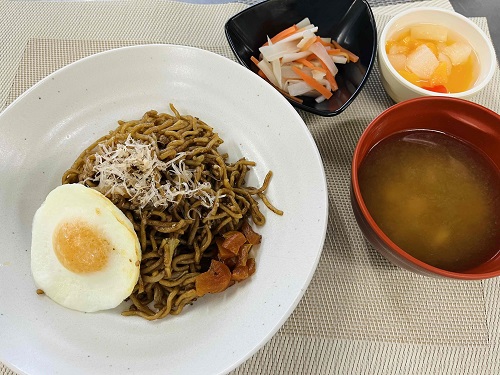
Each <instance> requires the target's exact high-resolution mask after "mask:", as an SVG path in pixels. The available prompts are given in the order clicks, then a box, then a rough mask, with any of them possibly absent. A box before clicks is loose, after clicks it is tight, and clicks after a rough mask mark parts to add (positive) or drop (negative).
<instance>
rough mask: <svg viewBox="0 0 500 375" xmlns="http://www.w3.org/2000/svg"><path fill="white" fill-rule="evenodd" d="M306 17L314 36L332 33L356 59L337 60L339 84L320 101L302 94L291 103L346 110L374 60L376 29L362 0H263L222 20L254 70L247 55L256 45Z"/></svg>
mask: <svg viewBox="0 0 500 375" xmlns="http://www.w3.org/2000/svg"><path fill="white" fill-rule="evenodd" d="M305 17H309V19H310V20H311V23H313V24H315V25H316V26H318V28H319V29H318V32H317V33H316V34H317V35H319V36H321V37H331V38H333V39H335V40H337V42H339V43H340V44H341V45H342V46H343V47H345V48H347V49H348V50H350V51H352V52H353V53H355V54H356V55H358V56H359V61H358V62H356V63H349V64H345V65H342V64H338V65H337V66H338V68H339V72H338V73H337V76H336V77H335V78H336V80H337V83H338V86H339V89H338V90H337V91H335V92H334V94H333V96H332V97H331V98H330V99H328V100H325V101H324V102H322V103H316V102H315V101H314V99H313V98H306V97H304V98H303V100H304V101H303V103H298V102H296V101H294V100H291V99H288V98H287V99H288V100H289V101H290V103H292V105H294V106H295V107H297V108H300V109H303V110H305V111H308V112H312V113H315V114H317V115H320V116H335V115H338V114H339V113H341V112H342V111H343V110H344V109H346V108H347V107H348V106H349V104H351V102H352V101H353V100H354V98H355V97H356V96H357V95H358V94H359V92H360V91H361V89H362V87H363V85H364V83H365V82H366V80H367V78H368V76H369V74H370V72H371V69H372V66H373V64H374V61H375V53H376V50H377V29H376V26H375V20H374V18H373V13H372V11H371V8H370V6H369V5H368V3H367V2H366V1H365V0H267V1H264V2H262V3H259V4H256V5H253V6H251V7H249V8H247V9H245V10H244V11H242V12H240V13H238V14H236V15H235V16H233V17H231V18H230V19H229V20H228V21H227V22H226V25H225V32H226V37H227V40H228V42H229V45H230V46H231V49H232V50H233V52H234V54H235V55H236V58H237V59H238V61H239V62H240V63H241V64H242V65H244V66H246V67H247V68H248V69H251V70H252V71H254V72H255V73H257V71H258V68H257V67H256V66H255V64H253V63H252V62H251V60H250V57H251V56H255V57H256V58H258V57H259V54H260V52H259V47H261V46H262V45H263V44H264V43H265V42H266V40H267V36H268V35H269V36H270V37H272V36H273V35H276V34H277V33H278V32H280V31H281V30H283V29H285V28H287V27H289V26H291V25H293V24H295V23H297V22H299V21H300V20H302V19H304V18H305Z"/></svg>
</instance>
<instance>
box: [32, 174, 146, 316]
mask: <svg viewBox="0 0 500 375" xmlns="http://www.w3.org/2000/svg"><path fill="white" fill-rule="evenodd" d="M65 222H66V223H74V222H85V223H87V224H88V225H90V226H91V227H92V228H95V229H96V230H97V231H98V232H99V233H100V235H101V236H102V237H103V238H104V239H105V240H106V241H107V242H108V243H109V244H110V249H111V251H109V252H108V258H107V262H106V264H105V265H104V267H103V268H102V269H100V270H98V271H94V272H87V273H75V272H72V271H70V270H68V269H67V268H66V267H65V266H64V265H63V264H62V263H61V262H60V261H59V259H58V257H57V255H56V253H55V252H54V246H53V235H54V232H55V231H56V230H57V228H58V226H59V225H60V224H61V223H65ZM140 260H141V249H140V244H139V240H138V238H137V235H136V233H135V231H134V227H133V225H132V223H131V222H130V220H129V219H128V218H127V217H126V216H125V215H124V214H123V212H122V211H120V209H118V208H117V207H116V206H115V205H114V204H113V203H112V202H111V201H110V200H109V199H108V198H106V197H105V196H104V195H102V194H101V193H99V192H97V191H95V190H93V189H91V188H87V187H85V186H83V185H81V184H68V185H61V186H58V187H57V188H55V189H54V190H52V191H51V192H50V193H49V195H48V196H47V198H46V200H45V202H44V203H43V204H42V205H41V207H40V208H39V209H38V210H37V212H36V213H35V216H34V219H33V228H32V245H31V270H32V275H33V278H34V280H35V284H36V285H37V287H38V288H40V289H42V290H43V291H44V293H45V294H46V295H47V296H48V297H50V298H51V299H52V300H54V301H55V302H57V303H58V304H60V305H62V306H65V307H67V308H70V309H74V310H78V311H84V312H94V311H99V310H105V309H111V308H114V307H116V306H118V305H119V304H120V303H121V302H123V300H124V299H125V298H127V297H128V296H129V295H130V294H131V293H132V290H133V288H134V286H135V285H136V283H137V280H138V278H139V270H140V267H139V263H140Z"/></svg>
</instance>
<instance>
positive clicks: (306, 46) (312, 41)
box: [300, 37, 319, 51]
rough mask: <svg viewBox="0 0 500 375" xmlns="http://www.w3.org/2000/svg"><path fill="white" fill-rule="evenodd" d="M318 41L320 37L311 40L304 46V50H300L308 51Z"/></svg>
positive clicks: (302, 49)
mask: <svg viewBox="0 0 500 375" xmlns="http://www.w3.org/2000/svg"><path fill="white" fill-rule="evenodd" d="M318 39H319V37H316V38H310V39H309V40H308V41H307V42H305V43H304V45H303V46H302V48H301V49H300V50H301V51H307V50H308V49H309V47H310V46H311V44H313V43H314V42H317V40H318Z"/></svg>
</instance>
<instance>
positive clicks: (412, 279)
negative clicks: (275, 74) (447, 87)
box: [0, 0, 500, 375]
mask: <svg viewBox="0 0 500 375" xmlns="http://www.w3.org/2000/svg"><path fill="white" fill-rule="evenodd" d="M146 3H147V5H149V7H148V12H147V14H143V13H144V11H145V5H146ZM395 3H399V2H397V1H396V2H395ZM114 4H116V3H114ZM429 4H431V5H435V6H441V7H445V8H451V6H450V5H449V3H448V2H446V1H443V0H439V1H433V2H427V3H424V2H422V3H414V4H412V5H413V6H422V5H429ZM121 5H122V8H121V10H120V13H119V15H118V16H117V15H116V14H115V15H114V16H113V14H114V13H113V12H114V11H116V6H114V5H110V4H107V3H97V4H94V5H88V4H83V3H76V5H75V7H74V8H72V9H69V8H68V6H67V5H65V4H62V5H61V4H59V5H54V4H52V5H50V3H44V4H40V5H39V6H37V5H34V4H28V3H26V4H23V5H22V6H21V5H16V6H13V5H11V9H9V10H10V11H13V10H15V11H18V12H21V10H22V12H23V15H24V16H26V15H28V16H29V17H34V16H35V14H36V13H37V12H38V15H39V14H40V12H41V13H42V14H44V13H48V12H49V11H54V7H58V10H60V11H61V12H62V15H61V16H58V18H59V17H68V16H72V17H73V18H74V19H75V20H76V15H77V14H81V13H78V12H79V11H80V12H81V11H83V10H85V11H86V12H89V11H90V10H93V11H99V12H101V13H100V14H102V13H104V14H103V15H102V16H99V17H102V20H104V17H106V16H108V17H109V19H108V20H107V21H106V23H104V21H100V19H101V18H99V19H98V20H97V21H96V20H94V21H92V22H93V23H94V25H90V26H93V27H90V26H87V27H86V28H83V29H81V28H80V29H79V28H78V25H76V26H75V25H72V26H67V25H68V24H69V21H67V22H66V26H63V24H62V18H61V20H60V21H61V23H60V24H58V23H57V22H55V24H53V25H52V26H50V27H49V26H46V25H38V26H37V27H33V26H31V29H29V30H28V31H26V30H24V31H23V32H20V34H22V38H21V37H20V38H18V39H16V40H15V41H14V42H16V41H17V43H19V44H15V43H14V44H15V46H17V49H18V50H19V51H17V50H16V51H17V55H16V53H14V52H16V51H14V49H15V48H14V47H11V50H10V51H9V52H10V54H9V55H8V57H10V58H11V59H12V60H16V59H17V63H16V64H15V70H12V67H11V65H9V69H11V71H10V70H9V69H6V70H7V71H10V73H11V75H10V77H11V78H10V80H9V75H8V74H6V75H3V76H2V77H1V78H0V90H4V89H5V88H7V89H5V90H4V91H0V95H2V98H3V103H4V104H5V105H7V104H8V103H10V102H11V101H12V100H14V99H15V98H16V97H17V96H19V95H20V94H21V93H22V92H24V91H25V90H26V89H27V88H29V87H30V86H31V85H33V84H34V83H36V82H37V81H38V80H40V79H41V78H43V77H45V76H46V75H48V74H50V73H51V72H53V71H54V70H56V69H58V68H60V67H62V66H64V65H67V64H69V63H71V62H73V61H75V60H78V59H80V58H82V57H85V56H88V55H91V54H94V53H97V52H101V51H104V50H108V49H112V48H116V47H121V46H126V45H133V44H142V43H152V42H154V43H159V42H160V43H177V44H185V45H191V46H195V47H199V48H204V49H207V50H210V51H212V52H215V53H218V54H220V55H223V56H226V57H228V58H230V59H233V60H234V56H233V55H232V52H231V50H230V48H229V47H228V45H227V42H226V41H225V38H224V36H223V33H222V32H221V31H220V30H222V25H223V24H224V22H225V20H226V19H227V18H229V16H231V15H232V14H234V13H236V12H237V11H239V10H241V9H243V8H244V7H245V6H244V5H242V4H227V5H217V6H199V5H192V4H180V3H165V2H151V1H148V2H141V1H138V2H136V3H135V4H134V5H132V4H130V3H128V4H125V3H123V4H121ZM152 5H153V6H152ZM407 6H408V4H397V5H391V6H385V7H377V8H374V12H375V15H376V21H377V25H378V27H379V29H380V28H381V27H382V26H383V25H384V24H385V23H386V22H387V21H388V20H389V19H390V17H391V14H394V12H397V11H399V10H402V9H404V8H405V7H407ZM51 7H52V8H51ZM59 7H60V8H59ZM14 8H15V9H14ZM90 8H92V9H90ZM200 8H202V9H200ZM0 11H1V12H5V11H6V9H5V8H4V9H3V10H2V9H1V8H0ZM141 12H142V13H141ZM1 14H5V13H0V15H1ZM29 17H28V19H27V20H29ZM83 18H85V17H83ZM188 18H189V21H190V26H191V27H192V30H205V31H206V30H209V31H210V30H212V29H211V28H215V27H218V28H219V29H220V30H219V29H217V30H212V31H211V32H204V33H203V34H204V35H201V34H202V33H201V31H199V32H198V34H200V35H199V36H198V34H194V35H193V34H191V35H190V36H189V38H187V37H186V35H185V34H186V33H185V31H184V32H183V31H182V26H181V25H185V22H186V20H187V19H188ZM132 19H134V20H135V23H134V24H132V25H130V24H129V23H127V22H125V21H130V20H132ZM146 19H148V20H149V23H148V25H147V26H146V25H145V24H144V23H143V22H144V20H146ZM31 20H33V18H32V19H31ZM86 21H90V20H82V21H79V22H81V25H80V26H82V25H83V24H84V23H85V22H86ZM209 21H210V24H211V26H210V27H209V28H208V29H206V27H207V24H208V22H209ZM474 21H475V22H476V23H477V24H478V25H479V26H480V27H481V28H482V29H483V30H485V31H486V32H487V30H488V27H487V24H486V20H485V19H484V18H477V19H474ZM118 24H121V25H122V29H121V30H115V29H114V28H115V27H117V26H118ZM123 24H127V27H124V26H123ZM58 25H59V27H58ZM159 25H172V27H174V29H172V28H165V29H164V30H160V29H161V28H160V26H159ZM193 25H194V26H193ZM203 27H205V29H204V28H203ZM175 28H180V29H179V30H177V32H175V31H173V30H175ZM132 29H135V32H132V31H131V30H132ZM64 31H65V32H64ZM0 38H1V37H0ZM23 38H24V39H23ZM21 39H23V43H24V44H21ZM19 47H22V48H21V49H20V48H19ZM6 48H7V49H8V48H9V47H3V49H6ZM4 62H5V60H4ZM11 62H12V61H11ZM2 64H3V62H2V61H0V68H5V66H3V67H2ZM499 87H500V75H499V72H498V69H497V72H496V73H495V76H494V78H493V81H492V83H491V84H490V85H489V86H488V88H487V90H485V91H484V92H483V93H482V94H481V95H479V96H478V97H476V98H475V99H474V101H476V102H478V103H480V104H482V105H484V106H486V107H488V108H491V109H493V110H494V111H496V112H498V111H499V110H500V101H499V100H498V99H497V97H496V92H497V91H498V88H499ZM391 104H392V102H391V101H390V99H389V98H388V96H387V95H386V94H385V92H384V91H383V89H382V86H381V82H380V78H379V72H378V68H377V67H375V68H374V70H373V72H372V74H371V76H370V79H369V80H368V82H367V84H366V86H365V88H364V89H363V91H362V93H361V94H360V95H359V96H358V98H357V99H356V101H354V103H353V104H351V106H350V107H349V108H348V109H347V110H346V111H345V112H344V113H343V114H342V115H341V116H338V117H335V118H323V117H319V116H315V115H312V114H309V113H305V112H300V115H301V116H302V118H303V119H304V121H305V122H306V124H307V126H308V127H309V129H310V131H311V133H312V135H313V137H314V139H315V141H316V143H317V145H318V148H319V150H320V153H321V156H322V158H323V162H324V165H325V172H326V176H327V183H328V190H329V191H328V193H329V199H330V202H329V204H330V206H329V222H328V229H327V237H326V241H325V246H324V249H323V253H322V256H321V259H320V262H319V265H318V269H317V271H316V273H315V275H314V277H313V280H312V282H311V284H310V286H309V288H308V290H307V291H306V293H305V295H304V297H303V299H302V301H301V302H300V303H299V305H298V307H297V308H296V310H295V311H294V312H293V314H292V315H291V317H290V318H289V319H288V320H287V322H286V323H285V324H284V326H283V327H282V328H281V329H280V330H279V332H278V333H277V334H276V335H275V336H274V337H273V338H272V339H271V340H270V342H269V343H268V344H266V345H265V346H264V347H263V348H262V349H261V350H260V351H259V352H257V354H255V355H254V356H253V357H252V358H251V359H249V360H248V361H247V362H246V363H244V364H243V365H242V366H240V367H239V368H238V369H236V370H235V371H234V372H233V373H234V374H248V373H252V374H254V373H255V374H316V373H318V374H330V373H341V374H343V373H370V374H383V373H412V374H417V373H435V374H444V373H448V374H459V373H463V374H469V373H474V374H481V373H484V374H490V373H491V374H495V373H500V368H499V364H498V363H499V359H500V358H499V356H498V354H497V349H498V343H499V337H500V336H499V332H498V329H497V327H498V324H497V322H498V318H499V313H498V311H500V310H499V309H498V308H499V305H500V303H499V298H498V297H499V293H498V292H497V290H498V286H499V285H498V283H499V282H498V281H497V280H496V279H494V280H486V281H483V282H463V281H453V280H442V279H432V278H426V277H422V276H418V275H415V274H412V273H410V272H407V271H404V270H401V269H399V268H397V267H394V266H392V265H391V264H389V263H388V262H387V261H386V260H385V259H384V258H382V257H381V256H380V255H379V254H378V253H377V252H376V251H375V250H374V249H373V248H372V247H371V246H370V245H369V243H368V242H367V241H366V240H365V239H364V237H363V236H362V234H361V232H360V230H359V228H358V227H357V224H356V222H355V220H354V216H353V214H352V210H351V205H350V198H349V188H348V187H349V178H350V162H351V158H352V154H353V151H354V148H355V145H356V142H357V140H358V139H359V136H360V135H361V133H362V131H363V130H364V128H365V127H366V126H367V125H368V123H369V122H370V121H371V120H372V119H373V118H374V117H376V116H377V115H378V114H379V113H381V112H382V111H383V110H385V109H386V108H387V107H389V106H390V105H391ZM0 374H2V375H3V374H6V375H12V374H13V373H12V372H11V371H10V370H8V369H7V368H6V367H2V365H0Z"/></svg>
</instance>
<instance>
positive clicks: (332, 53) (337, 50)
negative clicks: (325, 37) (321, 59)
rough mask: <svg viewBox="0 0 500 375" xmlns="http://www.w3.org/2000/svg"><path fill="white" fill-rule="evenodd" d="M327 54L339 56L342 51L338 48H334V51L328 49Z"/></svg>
mask: <svg viewBox="0 0 500 375" xmlns="http://www.w3.org/2000/svg"><path fill="white" fill-rule="evenodd" d="M326 52H328V54H329V55H338V54H339V53H341V52H342V51H341V50H340V49H338V48H332V49H327V50H326Z"/></svg>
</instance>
